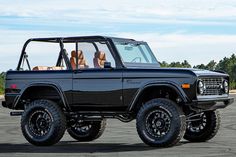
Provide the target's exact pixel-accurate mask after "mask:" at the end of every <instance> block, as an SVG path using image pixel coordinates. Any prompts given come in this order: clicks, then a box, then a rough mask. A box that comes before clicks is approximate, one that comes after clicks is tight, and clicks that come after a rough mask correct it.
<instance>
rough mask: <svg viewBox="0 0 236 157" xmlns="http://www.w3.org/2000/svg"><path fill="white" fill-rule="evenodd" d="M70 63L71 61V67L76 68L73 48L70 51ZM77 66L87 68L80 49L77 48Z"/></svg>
mask: <svg viewBox="0 0 236 157" xmlns="http://www.w3.org/2000/svg"><path fill="white" fill-rule="evenodd" d="M70 63H71V66H72V69H76V51H75V50H73V51H71V57H70ZM78 67H79V68H80V69H83V68H88V65H87V64H86V60H85V58H84V55H83V51H82V50H78Z"/></svg>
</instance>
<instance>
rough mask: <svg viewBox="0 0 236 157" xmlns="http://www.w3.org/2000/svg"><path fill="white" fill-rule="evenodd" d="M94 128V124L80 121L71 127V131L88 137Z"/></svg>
mask: <svg viewBox="0 0 236 157" xmlns="http://www.w3.org/2000/svg"><path fill="white" fill-rule="evenodd" d="M91 128H92V122H84V121H78V122H76V123H75V124H73V125H71V130H72V131H73V132H75V133H76V134H78V135H81V136H83V135H87V134H88V133H89V132H90V130H91Z"/></svg>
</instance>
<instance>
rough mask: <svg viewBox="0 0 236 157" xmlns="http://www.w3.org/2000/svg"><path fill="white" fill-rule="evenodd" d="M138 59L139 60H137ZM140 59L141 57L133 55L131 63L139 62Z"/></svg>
mask: <svg viewBox="0 0 236 157" xmlns="http://www.w3.org/2000/svg"><path fill="white" fill-rule="evenodd" d="M138 60H139V62H137V61H138ZM141 61H142V59H141V57H135V58H134V59H133V60H132V61H131V62H132V63H141Z"/></svg>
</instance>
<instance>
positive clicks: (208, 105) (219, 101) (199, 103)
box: [191, 97, 234, 110]
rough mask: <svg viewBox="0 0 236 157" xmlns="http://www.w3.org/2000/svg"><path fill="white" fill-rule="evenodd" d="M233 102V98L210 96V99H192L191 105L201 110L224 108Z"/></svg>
mask: <svg viewBox="0 0 236 157" xmlns="http://www.w3.org/2000/svg"><path fill="white" fill-rule="evenodd" d="M233 102H234V98H232V97H226V98H214V99H213V98H212V99H201V100H193V103H192V104H191V107H193V108H197V109H203V110H216V109H220V108H225V107H227V106H229V105H230V104H232V103H233Z"/></svg>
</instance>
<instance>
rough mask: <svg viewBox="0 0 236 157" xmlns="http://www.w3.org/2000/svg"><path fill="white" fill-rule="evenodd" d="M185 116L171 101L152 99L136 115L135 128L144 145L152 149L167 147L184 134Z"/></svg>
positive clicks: (176, 141)
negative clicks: (152, 147)
mask: <svg viewBox="0 0 236 157" xmlns="http://www.w3.org/2000/svg"><path fill="white" fill-rule="evenodd" d="M185 126H186V125H185V116H184V114H183V112H182V110H181V109H180V108H179V107H178V106H177V104H176V103H174V102H173V101H171V100H168V99H162V98H161V99H153V100H150V101H148V102H147V103H145V104H144V105H143V106H142V107H141V109H140V110H139V112H138V114H137V120H136V127H137V131H138V134H139V136H140V138H141V139H142V140H143V142H144V143H146V144H148V145H150V146H154V147H169V146H173V145H175V144H176V143H178V142H179V141H180V140H181V138H182V137H183V135H184V132H185V128H186V127H185Z"/></svg>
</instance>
